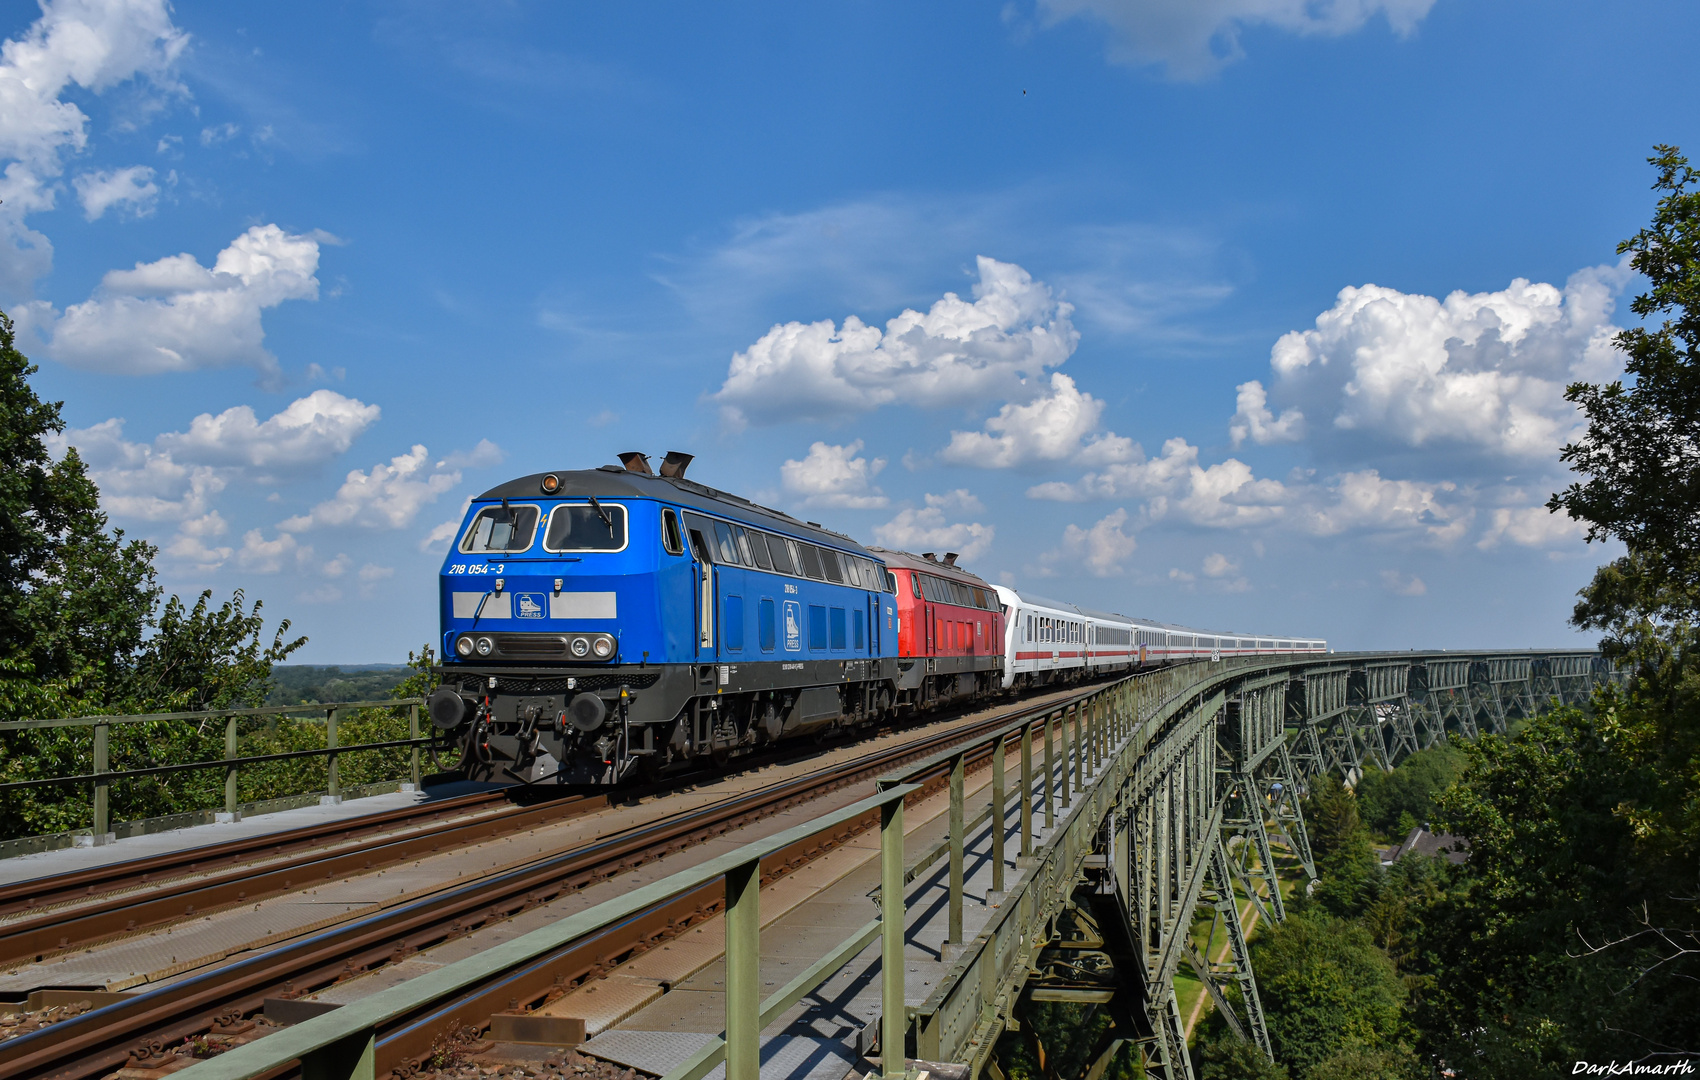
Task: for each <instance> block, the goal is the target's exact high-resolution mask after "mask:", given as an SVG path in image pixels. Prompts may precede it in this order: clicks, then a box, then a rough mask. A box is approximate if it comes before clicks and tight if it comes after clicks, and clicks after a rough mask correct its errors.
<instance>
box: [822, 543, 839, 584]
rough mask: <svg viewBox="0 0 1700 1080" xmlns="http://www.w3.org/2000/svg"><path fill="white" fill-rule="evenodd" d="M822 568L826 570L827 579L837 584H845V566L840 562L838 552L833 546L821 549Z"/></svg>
mask: <svg viewBox="0 0 1700 1080" xmlns="http://www.w3.org/2000/svg"><path fill="white" fill-rule="evenodd" d="M820 561H821V568H822V569H824V570H825V571H826V580H828V581H830V582H832V583H833V584H835V585H842V584H844V568H843V567H842V566H840V565H839V564H838V552H836V551H834V550H832V549H831V548H821V549H820Z"/></svg>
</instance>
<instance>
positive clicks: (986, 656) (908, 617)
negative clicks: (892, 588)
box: [868, 548, 1004, 709]
mask: <svg viewBox="0 0 1700 1080" xmlns="http://www.w3.org/2000/svg"><path fill="white" fill-rule="evenodd" d="M868 550H869V551H870V552H872V553H873V554H874V555H875V556H876V557H877V558H880V559H883V560H885V565H886V569H887V570H888V571H890V573H891V575H892V577H893V578H894V579H896V583H897V614H898V634H897V655H898V664H897V666H898V672H899V678H898V702H899V704H901V705H907V706H909V707H911V708H914V709H928V708H932V707H933V706H936V705H941V704H945V703H947V702H952V701H968V700H972V699H975V698H980V697H986V696H989V695H991V694H994V693H998V692H1000V691H1001V690H1002V688H1003V666H1004V612H1003V606H1002V604H1001V603H1000V602H999V600H998V595H997V593H996V591H994V590H993V588H992V587H991V586H990V585H988V584H987V583H986V582H985V581H983V580H982V579H980V578H978V577H975V576H974V575H973V574H970V573H969V572H968V571H966V570H963V569H962V568H961V567H959V566H957V565H956V553H955V552H954V551H952V552H947V553H946V554H945V556H944V557H943V558H942V559H941V558H938V557H936V556H935V555H934V553H933V552H930V551H929V552H925V553H923V554H921V555H912V554H910V553H909V552H906V551H890V550H887V549H885V548H869V549H868Z"/></svg>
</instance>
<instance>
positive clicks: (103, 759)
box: [0, 697, 432, 844]
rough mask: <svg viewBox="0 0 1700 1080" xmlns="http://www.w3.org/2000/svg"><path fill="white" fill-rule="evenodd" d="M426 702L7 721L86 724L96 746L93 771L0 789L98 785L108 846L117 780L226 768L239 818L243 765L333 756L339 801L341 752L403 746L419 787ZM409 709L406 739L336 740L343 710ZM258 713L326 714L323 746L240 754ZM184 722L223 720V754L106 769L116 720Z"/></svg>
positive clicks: (95, 824)
mask: <svg viewBox="0 0 1700 1080" xmlns="http://www.w3.org/2000/svg"><path fill="white" fill-rule="evenodd" d="M424 703H425V699H424V698H422V697H407V698H387V699H384V700H380V701H332V702H325V703H323V704H318V705H276V706H262V707H260V708H250V709H208V710H205V711H202V712H176V713H143V714H133V715H114V716H71V717H60V718H55V719H49V720H9V721H5V722H3V723H0V731H31V730H46V729H51V728H66V727H87V728H93V729H94V747H93V751H94V752H93V755H92V760H91V761H90V769H89V771H88V772H87V773H78V774H76V775H71V776H44V777H38V778H36V779H33V780H14V781H9V782H7V783H0V793H4V792H8V791H21V790H29V789H33V788H43V787H52V786H55V785H61V784H89V785H92V786H93V788H94V798H93V800H92V802H93V806H92V807H91V813H90V817H91V818H92V821H91V823H90V831H91V833H92V834H93V840H94V842H95V843H96V844H104V843H107V842H109V841H110V840H111V839H112V836H113V834H112V832H111V828H112V818H111V786H112V783H113V781H115V780H127V779H133V778H136V777H141V776H158V775H163V774H167V773H176V772H190V771H194V770H196V769H223V770H224V771H225V780H224V810H223V814H224V815H226V816H227V817H228V819H229V820H232V821H235V820H238V819H239V818H240V816H241V814H240V810H239V809H238V801H237V777H238V775H239V773H240V770H241V768H242V766H244V765H254V764H262V763H265V762H271V761H288V760H292V759H297V758H312V757H323V758H328V759H329V765H328V768H327V770H326V772H327V775H326V792H325V794H326V796H327V797H329V798H331V799H333V800H337V801H340V800H341V798H342V783H341V777H340V775H339V773H338V769H337V758H338V757H339V756H341V755H343V754H351V753H356V752H359V751H364V750H389V749H396V748H399V747H404V746H405V747H411V748H412V751H413V752H412V754H411V757H410V761H409V766H410V770H409V772H410V776H411V779H412V783H413V786H414V787H415V788H416V789H417V788H418V787H419V786H420V780H421V763H420V758H419V748H420V747H422V746H429V745H431V742H432V739H431V738H430V737H428V736H426V737H421V736H420V734H419V707H420V706H421V705H423V704H424ZM398 708H403V709H406V710H407V723H408V737H407V738H405V739H387V740H383V741H380V742H371V743H353V744H350V745H343V744H341V743H340V742H339V741H338V739H337V724H338V720H339V717H340V715H341V714H342V713H344V712H347V711H349V710H352V709H398ZM255 716H281V717H317V716H323V717H324V721H325V745H324V746H323V747H322V748H314V749H310V750H288V751H282V752H279V753H275V754H239V753H237V752H236V747H237V721H239V720H241V719H244V718H248V717H255ZM185 720H197V721H207V720H223V721H224V723H225V732H224V756H223V757H222V758H210V759H208V760H205V761H184V762H175V763H172V764H169V765H153V766H148V767H146V768H140V769H118V770H114V769H111V768H109V767H108V763H109V752H110V751H109V747H110V736H111V731H112V726H113V725H114V724H141V723H157V722H179V721H185Z"/></svg>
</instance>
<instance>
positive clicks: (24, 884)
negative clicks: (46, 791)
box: [0, 791, 507, 919]
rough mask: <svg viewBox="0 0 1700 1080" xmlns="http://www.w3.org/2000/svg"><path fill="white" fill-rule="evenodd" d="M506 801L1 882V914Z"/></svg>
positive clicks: (365, 819)
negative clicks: (26, 879) (6, 882)
mask: <svg viewBox="0 0 1700 1080" xmlns="http://www.w3.org/2000/svg"><path fill="white" fill-rule="evenodd" d="M506 802H507V797H506V793H505V792H502V791H484V792H476V793H473V794H470V795H460V796H457V797H454V798H449V799H442V800H440V801H436V802H430V803H424V804H421V805H418V806H404V807H401V808H400V809H396V810H386V811H384V812H382V813H378V814H368V815H365V816H362V817H359V818H354V819H348V820H342V821H325V822H317V823H315V824H312V825H307V826H303V827H302V828H299V829H289V830H285V831H282V832H275V833H269V834H266V835H263V836H248V837H243V838H242V839H239V840H230V841H227V842H225V843H222V844H209V845H207V846H206V847H200V848H191V849H188V850H185V851H173V852H167V853H165V854H162V855H152V856H149V857H147V858H142V859H130V860H127V861H125V862H120V863H109V864H107V865H105V866H94V867H90V868H89V869H87V870H78V871H76V872H74V873H70V874H56V875H54V876H52V877H44V878H35V879H32V880H29V881H18V882H11V883H8V884H4V885H0V919H3V918H7V917H9V916H15V915H20V914H23V915H32V916H33V915H35V914H38V913H42V912H45V911H47V910H49V909H52V908H56V907H59V906H61V905H64V904H72V903H80V902H83V901H86V900H89V899H91V898H93V897H97V896H102V895H105V894H108V893H115V892H123V891H125V890H129V889H136V888H141V887H144V886H150V885H152V886H157V885H158V884H160V883H161V882H166V881H170V880H171V879H173V878H180V877H186V876H189V875H198V874H206V873H210V872H212V871H216V870H223V869H228V868H230V867H235V866H241V865H243V864H245V863H252V862H257V861H260V860H265V859H273V858H281V857H283V856H285V855H294V854H298V853H300V852H304V851H312V850H315V849H318V848H326V847H330V846H333V845H337V844H343V843H348V842H350V841H362V840H364V839H365V838H367V837H370V836H374V835H377V834H381V833H385V832H390V831H393V830H397V829H403V828H408V827H411V826H421V825H428V824H430V823H431V822H434V821H442V820H444V819H446V818H451V817H456V816H459V815H463V814H476V813H481V812H485V811H494V810H497V809H499V808H500V807H501V806H502V804H504V803H506Z"/></svg>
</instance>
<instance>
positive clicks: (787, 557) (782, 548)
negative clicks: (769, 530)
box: [767, 536, 797, 575]
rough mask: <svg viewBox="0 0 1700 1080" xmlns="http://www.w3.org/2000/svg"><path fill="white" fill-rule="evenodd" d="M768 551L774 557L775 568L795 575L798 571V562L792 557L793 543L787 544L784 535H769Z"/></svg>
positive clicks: (782, 572)
mask: <svg viewBox="0 0 1700 1080" xmlns="http://www.w3.org/2000/svg"><path fill="white" fill-rule="evenodd" d="M767 552H768V554H769V555H771V556H772V557H773V568H774V569H775V570H777V571H779V572H780V573H781V574H792V575H795V574H796V573H797V564H796V563H795V562H793V561H792V559H791V545H790V544H787V543H786V542H785V540H784V538H783V537H779V536H769V537H768V538H767Z"/></svg>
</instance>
